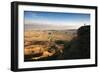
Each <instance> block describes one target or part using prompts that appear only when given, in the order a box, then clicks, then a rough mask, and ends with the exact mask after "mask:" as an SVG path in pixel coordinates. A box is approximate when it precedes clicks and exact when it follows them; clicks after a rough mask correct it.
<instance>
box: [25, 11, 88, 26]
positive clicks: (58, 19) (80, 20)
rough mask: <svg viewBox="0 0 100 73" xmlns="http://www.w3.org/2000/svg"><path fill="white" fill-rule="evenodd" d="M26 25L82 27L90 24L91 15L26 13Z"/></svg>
mask: <svg viewBox="0 0 100 73" xmlns="http://www.w3.org/2000/svg"><path fill="white" fill-rule="evenodd" d="M24 23H25V25H28V24H33V25H34V24H41V25H51V26H81V25H84V24H85V25H87V24H88V25H89V24H90V14H82V13H61V12H38V11H24Z"/></svg>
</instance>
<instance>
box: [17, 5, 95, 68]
mask: <svg viewBox="0 0 100 73" xmlns="http://www.w3.org/2000/svg"><path fill="white" fill-rule="evenodd" d="M25 10H26V11H49V12H65V13H66V12H70V13H73V12H74V13H89V14H91V19H90V24H91V46H90V47H91V50H90V51H91V58H90V59H77V60H58V61H39V62H37V61H36V62H24V42H23V41H24V38H23V34H24V21H23V20H24V11H25ZM94 24H95V11H94V9H83V8H81V9H80V8H67V7H66V8H61V7H48V6H34V5H32V6H27V5H19V6H18V26H19V27H18V33H19V34H18V35H19V36H18V45H19V46H18V68H39V67H52V66H71V65H84V64H85V65H86V64H95V25H94Z"/></svg>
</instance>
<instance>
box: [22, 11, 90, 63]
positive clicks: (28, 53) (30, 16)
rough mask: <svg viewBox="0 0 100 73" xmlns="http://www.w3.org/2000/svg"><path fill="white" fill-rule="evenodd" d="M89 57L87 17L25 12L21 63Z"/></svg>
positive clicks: (84, 15)
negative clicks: (22, 58) (22, 59)
mask: <svg viewBox="0 0 100 73" xmlns="http://www.w3.org/2000/svg"><path fill="white" fill-rule="evenodd" d="M86 58H90V14H84V13H67V12H66V13H63V12H42V11H24V61H25V62H27V61H45V60H46V61H47V60H65V59H66V60H68V59H86Z"/></svg>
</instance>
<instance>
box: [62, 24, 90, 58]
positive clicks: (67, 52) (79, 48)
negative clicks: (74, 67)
mask: <svg viewBox="0 0 100 73" xmlns="http://www.w3.org/2000/svg"><path fill="white" fill-rule="evenodd" d="M64 57H65V58H66V59H82V58H90V26H82V27H80V28H79V29H78V30H77V37H76V38H73V40H72V41H71V42H69V43H67V46H66V44H65V49H64Z"/></svg>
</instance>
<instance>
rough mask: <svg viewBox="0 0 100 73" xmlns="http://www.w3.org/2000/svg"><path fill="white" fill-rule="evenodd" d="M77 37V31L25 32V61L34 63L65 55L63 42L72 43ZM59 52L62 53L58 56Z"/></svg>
mask: <svg viewBox="0 0 100 73" xmlns="http://www.w3.org/2000/svg"><path fill="white" fill-rule="evenodd" d="M76 36H77V32H76V31H75V30H25V33H24V47H25V50H24V53H25V54H24V56H25V60H26V61H27V60H33V61H34V60H41V59H48V58H50V57H53V56H58V55H59V54H61V53H63V49H64V43H62V42H65V41H67V42H68V41H71V40H72V39H73V38H74V37H76ZM57 42H58V43H59V44H57ZM52 47H53V48H54V49H53V48H52ZM56 48H58V49H56ZM58 50H59V52H60V51H62V52H60V53H59V54H57V51H58ZM56 54H57V55H56Z"/></svg>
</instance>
